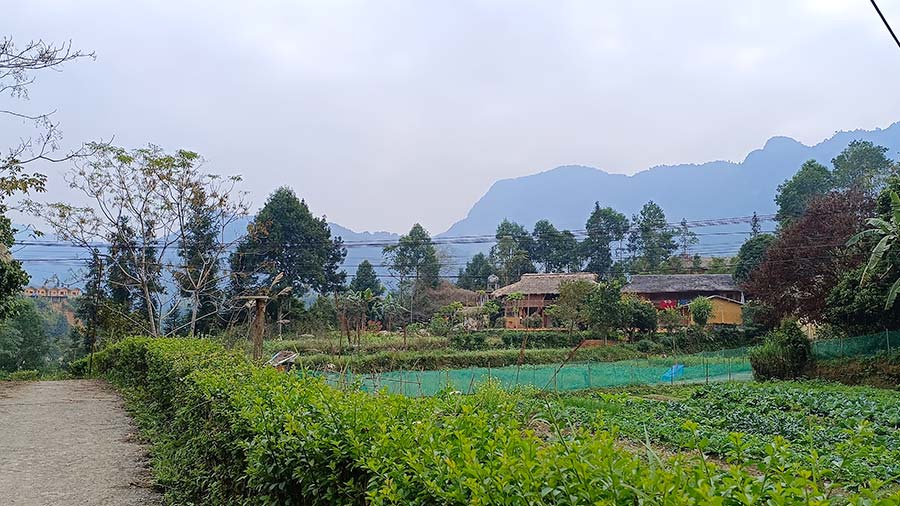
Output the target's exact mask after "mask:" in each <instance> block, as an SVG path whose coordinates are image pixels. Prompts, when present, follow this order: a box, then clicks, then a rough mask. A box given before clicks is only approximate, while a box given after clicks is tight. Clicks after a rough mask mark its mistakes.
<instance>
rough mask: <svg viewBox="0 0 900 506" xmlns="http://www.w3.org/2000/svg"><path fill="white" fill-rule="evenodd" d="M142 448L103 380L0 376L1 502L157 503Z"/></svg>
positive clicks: (39, 505)
mask: <svg viewBox="0 0 900 506" xmlns="http://www.w3.org/2000/svg"><path fill="white" fill-rule="evenodd" d="M150 484H151V479H150V475H149V472H148V470H147V464H146V458H145V448H144V447H142V446H141V445H140V444H139V442H138V440H137V438H136V436H135V427H134V424H133V423H132V421H131V419H130V418H129V417H128V415H127V414H126V413H125V410H124V409H123V407H122V400H121V398H120V397H119V396H118V394H117V393H116V392H115V391H114V390H113V389H112V388H111V387H110V386H108V385H107V384H105V383H103V382H100V381H93V380H71V381H41V382H25V383H4V382H0V504H3V505H5V506H51V505H52V506H56V505H84V506H106V505H110V506H111V505H116V506H132V505H156V504H160V500H159V496H158V494H156V493H155V492H154V491H153V490H152V489H151V488H150Z"/></svg>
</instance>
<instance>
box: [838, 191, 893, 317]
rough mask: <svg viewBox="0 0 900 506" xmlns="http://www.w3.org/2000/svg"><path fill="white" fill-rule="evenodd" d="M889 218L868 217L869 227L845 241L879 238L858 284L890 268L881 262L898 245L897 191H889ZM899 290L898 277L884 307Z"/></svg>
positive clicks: (889, 303)
mask: <svg viewBox="0 0 900 506" xmlns="http://www.w3.org/2000/svg"><path fill="white" fill-rule="evenodd" d="M890 195H891V219H890V221H889V220H885V219H883V218H869V219H868V220H866V225H867V226H868V227H869V228H867V229H866V230H863V231H862V232H860V233H858V234H856V235H854V236H853V237H851V238H850V240H849V241H847V246H853V245H854V244H857V243H858V242H859V241H861V240H862V239H863V238H866V237H876V238H879V239H878V242H877V243H875V246H874V247H873V248H872V253H871V254H870V255H869V260H868V262H866V266H865V268H863V272H862V276H861V277H860V280H859V284H860V286H863V285H865V284H866V282H868V281H869V280H870V279H871V277H872V276H873V275H874V274H880V275H882V276H886V275H887V274H888V273H889V272H890V270H891V265H890V263H887V264H886V263H885V262H882V259H883V258H884V255H885V253H887V252H889V251H891V250H892V249H894V248H895V247H896V246H897V245H898V239H897V238H898V237H900V196H898V195H897V192H893V191H892V192H891V194H890ZM898 292H900V278H897V280H895V281H894V284H893V285H891V289H890V291H888V295H887V300H886V301H885V304H884V309H885V310H888V309H890V308H891V307H892V306H893V305H894V302H895V301H896V300H897V293H898Z"/></svg>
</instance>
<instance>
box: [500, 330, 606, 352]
mask: <svg viewBox="0 0 900 506" xmlns="http://www.w3.org/2000/svg"><path fill="white" fill-rule="evenodd" d="M592 338H593V336H592V334H591V333H590V332H564V331H559V330H530V331H525V332H503V333H502V334H500V340H501V341H502V342H503V345H504V346H506V347H507V348H521V346H522V339H527V341H526V342H525V347H526V348H572V347H574V346H576V345H578V343H580V342H581V341H584V340H585V339H592Z"/></svg>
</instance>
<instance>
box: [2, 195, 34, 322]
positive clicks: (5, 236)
mask: <svg viewBox="0 0 900 506" xmlns="http://www.w3.org/2000/svg"><path fill="white" fill-rule="evenodd" d="M0 202H2V201H0ZM4 210H5V208H4V207H3V206H2V203H0V320H2V319H3V318H5V317H7V316H9V315H10V314H12V311H13V309H14V307H15V300H16V296H17V295H18V294H19V293H20V292H21V291H22V287H24V286H25V285H26V284H27V283H28V274H26V273H25V270H24V269H22V263H21V262H19V261H18V260H16V259H14V258H13V256H12V254H11V253H10V251H9V248H10V247H12V245H13V242H14V236H13V229H12V225H11V223H10V221H9V218H7V217H6V216H5V215H4V214H3V211H4Z"/></svg>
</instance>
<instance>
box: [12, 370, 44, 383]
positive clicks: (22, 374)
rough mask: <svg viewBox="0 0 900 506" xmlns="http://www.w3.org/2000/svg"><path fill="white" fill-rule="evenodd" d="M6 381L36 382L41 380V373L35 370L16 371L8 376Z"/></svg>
mask: <svg viewBox="0 0 900 506" xmlns="http://www.w3.org/2000/svg"><path fill="white" fill-rule="evenodd" d="M6 379H8V380H9V381H35V380H39V379H41V371H37V370H34V369H26V370H23V371H15V372H11V373H9V374H7V375H6Z"/></svg>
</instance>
